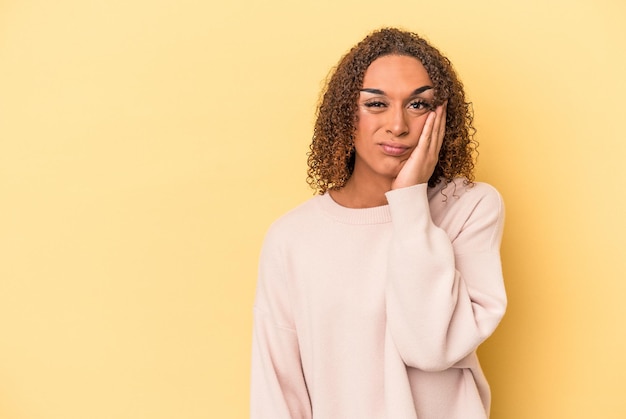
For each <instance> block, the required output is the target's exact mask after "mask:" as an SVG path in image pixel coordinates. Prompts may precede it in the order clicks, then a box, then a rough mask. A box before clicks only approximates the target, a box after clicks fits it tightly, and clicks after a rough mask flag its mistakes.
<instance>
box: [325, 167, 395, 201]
mask: <svg viewBox="0 0 626 419" xmlns="http://www.w3.org/2000/svg"><path fill="white" fill-rule="evenodd" d="M355 175H356V174H355V173H353V175H352V176H351V177H350V179H348V181H347V182H346V184H345V185H344V186H343V187H342V188H341V189H335V190H331V191H329V193H330V196H331V197H332V198H333V200H334V201H335V202H337V203H338V204H339V205H341V206H344V207H347V208H373V207H379V206H382V205H387V198H386V197H385V193H386V192H388V191H390V190H391V182H392V179H376V180H374V179H368V180H367V181H363V182H360V181H359V179H358V175H356V176H355Z"/></svg>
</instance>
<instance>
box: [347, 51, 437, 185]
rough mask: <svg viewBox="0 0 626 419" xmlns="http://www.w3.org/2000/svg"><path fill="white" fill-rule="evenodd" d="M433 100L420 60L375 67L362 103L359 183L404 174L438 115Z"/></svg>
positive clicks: (396, 58)
mask: <svg viewBox="0 0 626 419" xmlns="http://www.w3.org/2000/svg"><path fill="white" fill-rule="evenodd" d="M433 100H434V91H433V83H432V81H431V80H430V77H429V76H428V73H427V72H426V69H425V68H424V66H423V65H422V63H421V62H420V61H419V60H417V59H416V58H413V57H408V56H404V55H388V56H383V57H380V58H378V59H376V60H375V61H373V62H372V64H370V66H369V67H368V68H367V71H366V72H365V75H364V78H363V88H362V89H361V91H360V93H359V99H358V111H357V115H358V122H357V126H356V135H355V139H354V147H355V152H356V153H355V162H354V172H353V174H352V178H353V180H354V181H359V182H363V181H365V182H368V181H380V180H383V181H392V180H393V179H394V178H395V177H396V176H397V175H398V173H399V172H400V169H401V168H402V166H403V164H404V162H405V161H406V160H407V159H408V158H409V156H410V155H411V152H412V151H413V149H414V148H415V147H416V146H417V142H418V140H419V137H420V134H421V133H422V129H423V128H424V123H425V122H426V118H427V117H428V113H429V112H430V111H434V110H435V107H434V105H433Z"/></svg>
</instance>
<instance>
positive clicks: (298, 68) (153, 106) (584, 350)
mask: <svg viewBox="0 0 626 419" xmlns="http://www.w3.org/2000/svg"><path fill="white" fill-rule="evenodd" d="M387 25H392V26H400V27H403V28H405V29H410V30H413V31H417V32H419V33H421V34H423V35H425V36H426V37H427V38H429V39H430V40H431V41H432V42H433V43H434V44H435V45H436V46H438V47H439V48H440V49H441V50H442V51H443V52H444V53H445V54H446V55H448V56H449V58H450V59H451V60H452V62H453V63H454V64H455V66H456V68H457V70H458V72H459V74H460V76H461V78H462V80H464V82H465V85H466V88H467V93H468V95H469V97H470V99H471V100H472V101H473V103H474V109H475V112H476V125H477V127H478V135H477V139H478V140H479V142H480V144H481V146H480V158H479V166H478V167H479V169H478V173H477V175H478V180H481V181H486V182H489V183H492V184H493V185H495V186H496V187H497V188H498V189H499V190H500V191H501V193H502V194H503V196H504V198H505V201H506V205H507V224H506V229H505V236H504V242H503V263H504V271H505V275H506V284H507V289H508V293H509V299H510V304H509V310H508V313H507V315H506V317H505V319H504V320H503V322H502V324H501V326H500V328H499V329H498V331H497V332H496V333H495V334H494V336H493V337H492V338H491V339H490V340H489V341H488V342H487V343H486V344H484V345H483V347H482V348H481V350H480V353H481V359H482V362H483V366H484V369H485V371H486V374H487V376H488V378H489V379H490V383H491V385H492V389H493V397H494V400H493V408H492V411H493V414H492V418H494V419H544V418H545V419H555V418H581V419H582V418H615V419H618V418H624V417H626V398H624V390H625V387H624V382H625V380H626V361H625V356H624V355H625V354H626V325H625V322H624V320H625V319H626V301H625V300H624V298H625V296H626V254H625V251H624V249H626V238H625V237H626V223H625V221H624V216H626V199H625V198H624V196H625V194H626V187H625V186H624V184H625V182H624V157H625V155H626V145H625V144H626V135H624V129H623V128H622V125H623V123H624V120H625V118H624V112H625V111H626V106H625V105H624V98H625V97H626V83H625V81H624V80H626V76H625V75H626V57H625V52H624V51H625V48H624V42H625V41H626V3H624V2H623V1H621V0H613V1H610V0H579V1H576V0H570V1H564V0H558V1H551V2H548V1H543V0H542V1H538V0H530V1H529V0H526V1H522V0H519V1H511V2H507V1H501V2H496V1H489V0H476V1H464V0H450V1H439V2H432V1H429V2H423V1H416V0H399V1H389V2H380V1H372V0H361V1H358V2H357V1H348V0H345V1H338V0H333V1H331V0H318V1H287V0H266V1H251V0H250V1H237V0H235V1H230V2H225V1H219V2H218V1H201V0H196V1H193V0H176V1H174V0H171V1H159V0H152V1H147V0H131V1H120V0H114V1H96V0H83V1H80V0H58V1H43V0H39V1H37V0H32V1H29V0H22V1H17V0H4V1H0V418H2V419H85V418H90V419H110V418H116V419H126V418H128V419H131V418H132V419H135V418H150V419H161V418H163V419H164V418H185V419H194V418H245V417H246V416H247V411H248V383H249V379H248V374H249V356H250V350H249V346H250V333H251V305H252V300H253V297H254V286H255V280H256V278H255V277H256V263H257V257H258V252H259V248H260V245H261V240H262V238H263V235H264V232H265V231H266V229H267V227H268V225H269V224H270V223H271V222H272V221H273V220H274V219H275V218H277V217H278V216H279V215H280V214H282V213H284V212H285V211H287V210H288V209H289V208H291V207H293V206H295V205H297V204H298V203H300V202H302V201H304V200H306V199H308V198H309V197H310V196H311V194H312V192H311V191H310V190H309V189H308V187H307V185H306V183H305V171H306V151H307V147H308V142H309V139H310V137H311V127H312V123H313V115H314V110H315V104H316V101H317V96H318V92H319V90H320V88H321V86H322V84H323V80H324V79H325V77H326V75H327V74H328V71H329V70H330V68H331V67H332V66H333V65H334V64H335V63H336V62H337V60H338V59H339V57H340V56H341V55H342V54H343V53H344V52H345V51H346V50H347V49H348V48H349V47H350V46H352V45H353V44H354V43H355V42H357V41H358V40H360V39H361V38H362V37H363V36H364V35H365V34H366V33H367V32H369V31H370V30H372V29H375V28H378V27H381V26H387Z"/></svg>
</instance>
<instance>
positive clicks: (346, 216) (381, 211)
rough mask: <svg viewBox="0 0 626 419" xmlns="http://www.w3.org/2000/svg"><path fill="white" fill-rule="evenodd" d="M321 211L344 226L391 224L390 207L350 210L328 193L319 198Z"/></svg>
mask: <svg viewBox="0 0 626 419" xmlns="http://www.w3.org/2000/svg"><path fill="white" fill-rule="evenodd" d="M317 202H318V205H319V207H320V209H321V210H322V211H323V212H324V213H325V214H326V215H328V216H329V217H330V218H332V219H333V220H335V221H338V222H340V223H344V224H384V223H389V222H391V212H390V211H389V205H381V206H379V207H372V208H348V207H344V206H341V205H339V204H338V203H337V202H335V200H334V199H333V198H332V197H331V196H330V194H329V193H328V192H326V193H325V194H324V195H321V196H319V197H318V200H317Z"/></svg>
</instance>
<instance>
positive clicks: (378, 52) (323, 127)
mask: <svg viewBox="0 0 626 419" xmlns="http://www.w3.org/2000/svg"><path fill="white" fill-rule="evenodd" d="M386 55H405V56H409V57H414V58H416V59H418V60H419V61H420V62H421V63H422V65H423V66H424V68H425V69H426V71H427V73H428V75H429V76H430V79H431V80H432V82H433V85H434V86H433V87H434V99H435V105H436V106H437V105H440V104H442V103H444V102H445V101H446V100H447V101H448V104H447V117H446V131H445V136H444V139H443V144H442V146H441V151H440V153H439V161H438V163H437V166H436V167H435V170H434V172H433V174H432V176H431V177H430V179H429V181H428V185H429V186H430V187H433V186H435V185H437V184H438V183H439V182H441V181H442V179H443V180H444V181H445V182H446V184H448V183H450V182H452V180H453V179H454V178H455V177H465V179H466V182H467V183H468V184H471V183H472V182H473V180H474V174H473V171H474V160H475V159H474V157H475V154H476V148H477V146H478V143H477V142H476V141H475V140H474V138H473V136H474V133H475V132H476V129H475V128H474V126H473V125H472V122H473V119H474V116H473V111H472V104H471V103H470V102H466V101H465V92H464V91H463V84H462V83H461V81H460V80H459V79H458V77H457V75H456V73H455V71H454V69H453V67H452V64H451V63H450V60H449V59H448V58H446V57H445V56H443V55H442V54H441V53H440V52H439V51H438V50H437V49H436V48H434V47H433V46H431V45H430V44H429V43H428V42H427V41H426V40H425V39H423V38H421V37H420V36H419V35H417V34H415V33H412V32H406V31H402V30H399V29H395V28H383V29H379V30H377V31H374V32H372V33H370V34H369V35H368V36H367V37H365V39H363V40H362V41H361V42H359V43H358V44H357V45H355V46H354V47H353V48H352V49H351V50H350V51H349V52H348V53H347V54H346V55H344V56H343V58H342V59H341V60H340V61H339V64H338V65H337V66H336V67H335V68H334V71H331V74H330V75H329V78H328V79H327V82H326V87H325V88H324V89H323V90H322V94H321V98H320V103H319V105H318V108H317V113H316V122H315V127H314V131H313V140H312V142H311V145H310V152H309V153H308V160H307V163H308V166H309V168H308V171H307V173H308V176H307V183H308V184H309V186H311V188H313V189H314V190H315V191H317V192H318V193H319V194H323V193H325V192H326V191H327V190H332V189H340V188H342V187H343V186H344V185H345V184H346V182H347V181H348V179H349V178H350V176H351V175H352V171H353V170H354V160H355V159H354V146H353V140H354V136H355V132H356V122H357V100H358V96H359V90H360V89H361V88H362V87H363V77H364V75H365V71H366V70H367V68H368V67H369V66H370V64H371V63H372V62H373V61H374V60H376V59H377V58H380V57H382V56H386Z"/></svg>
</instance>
